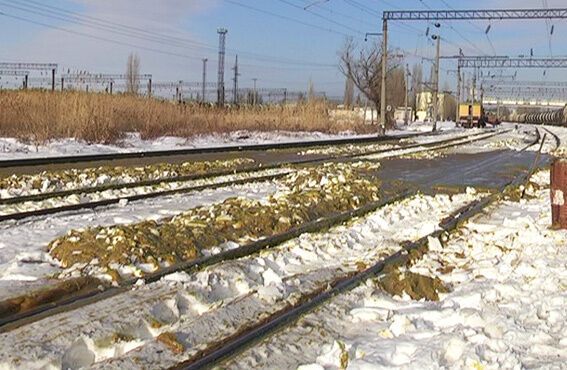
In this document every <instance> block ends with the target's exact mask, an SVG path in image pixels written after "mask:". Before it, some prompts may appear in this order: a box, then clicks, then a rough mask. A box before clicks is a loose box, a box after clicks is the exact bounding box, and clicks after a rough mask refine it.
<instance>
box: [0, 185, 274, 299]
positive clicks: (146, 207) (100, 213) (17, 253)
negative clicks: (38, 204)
mask: <svg viewBox="0 0 567 370" xmlns="http://www.w3.org/2000/svg"><path fill="white" fill-rule="evenodd" d="M277 190H278V185H277V183H270V182H263V183H250V184H246V185H239V186H230V187H225V188H220V189H217V190H205V191H201V192H195V193H190V194H177V195H173V196H168V197H162V198H155V199H148V200H143V201H138V202H133V203H130V204H121V205H120V206H118V207H105V208H97V209H95V210H82V211H77V212H66V213H63V214H59V215H57V216H56V217H53V216H51V217H36V218H31V219H29V220H26V221H17V222H4V223H2V224H0V300H2V299H5V298H7V297H10V296H14V295H17V294H21V293H22V291H23V290H29V289H30V288H32V289H33V288H37V287H38V286H41V285H42V284H45V280H44V279H43V278H45V277H47V276H48V275H49V274H53V273H56V272H59V271H61V270H60V268H59V263H58V262H57V261H54V260H53V259H52V258H51V256H50V255H49V253H48V251H47V245H48V244H49V242H50V241H52V240H53V239H55V238H57V237H60V236H62V235H65V234H66V233H67V232H68V231H69V230H71V229H80V228H85V227H89V226H101V225H115V224H119V225H120V224H132V223H136V222H140V221H143V220H159V219H162V218H165V217H169V216H174V215H177V214H179V213H182V212H183V211H186V210H187V209H189V208H193V207H197V206H203V205H209V204H212V203H215V202H220V201H223V200H224V199H227V198H230V197H234V196H242V197H247V198H249V199H258V200H263V199H265V198H266V197H267V196H268V195H270V194H273V193H274V192H276V191H277Z"/></svg>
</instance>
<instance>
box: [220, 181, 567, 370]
mask: <svg viewBox="0 0 567 370" xmlns="http://www.w3.org/2000/svg"><path fill="white" fill-rule="evenodd" d="M548 178H549V172H547V171H543V172H540V173H539V174H537V175H536V176H534V180H535V181H536V182H537V183H539V184H540V185H542V186H546V184H547V181H548ZM532 195H534V196H535V198H534V199H530V200H522V201H521V202H519V203H517V202H511V201H503V202H501V203H499V204H498V205H497V206H493V207H492V209H491V210H490V214H484V215H481V216H478V217H476V218H474V219H473V220H471V221H470V222H468V223H467V224H466V225H465V227H464V228H463V229H462V231H461V232H460V233H459V234H458V235H456V236H455V237H453V238H451V239H450V240H449V241H448V242H447V243H444V244H445V245H443V244H442V243H440V242H439V241H438V240H430V242H429V247H430V252H429V253H428V254H427V255H425V256H424V258H423V259H421V260H419V261H418V262H417V263H416V264H415V265H414V266H412V267H411V268H410V270H411V271H412V272H417V273H420V274H424V275H429V276H432V277H433V276H436V277H439V278H440V279H441V280H442V281H443V282H444V283H445V284H446V285H448V286H449V287H451V290H452V291H451V292H450V293H448V294H442V295H441V299H440V301H439V302H426V301H411V299H410V298H409V297H408V296H406V295H405V294H404V296H402V297H399V296H396V297H390V296H387V295H386V294H385V293H384V292H383V291H381V290H379V289H377V288H376V286H375V285H374V284H373V283H371V282H368V283H367V284H366V285H363V286H361V287H359V288H357V289H355V290H354V291H352V292H350V293H349V294H344V295H341V296H339V297H337V298H335V299H334V300H333V301H332V302H331V303H330V304H327V305H325V306H324V307H323V308H321V309H320V310H318V311H315V312H314V313H311V314H309V315H306V316H305V317H304V318H303V319H302V320H301V321H300V322H299V323H298V325H295V326H293V327H291V328H289V329H287V330H285V331H283V332H281V333H279V334H277V335H276V336H274V337H272V338H270V339H269V340H267V341H266V342H264V343H263V344H262V345H261V346H257V347H255V348H253V349H251V350H249V351H248V352H246V353H245V354H243V355H242V356H240V357H238V358H236V359H235V360H234V362H233V363H231V364H230V365H231V367H234V368H242V369H245V368H251V367H253V368H272V367H274V366H276V367H278V368H298V369H301V370H307V369H310V370H319V369H338V368H340V366H341V364H342V365H344V364H345V362H346V364H348V368H349V369H370V368H373V369H374V368H380V369H385V368H396V369H436V368H450V369H500V368H508V369H512V368H514V369H521V368H546V369H564V368H565V364H566V363H567V340H566V338H567V324H566V323H567V292H566V290H565V288H566V287H567V270H566V267H567V257H566V256H567V253H566V252H567V251H566V249H565V248H566V246H567V232H566V231H553V230H550V229H549V224H550V204H549V202H550V200H549V189H547V188H543V189H540V190H537V191H535V193H533V194H532ZM442 265H443V266H446V265H449V266H452V267H454V270H452V271H451V272H447V273H442V272H440V271H439V270H440V267H441V266H442Z"/></svg>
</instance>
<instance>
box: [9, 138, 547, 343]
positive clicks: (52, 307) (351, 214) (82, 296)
mask: <svg viewBox="0 0 567 370" xmlns="http://www.w3.org/2000/svg"><path fill="white" fill-rule="evenodd" d="M496 134H497V133H496ZM471 140H473V139H471V138H469V139H467V140H465V142H466V143H469V142H470V141H471ZM538 140H539V138H538ZM446 145H447V144H443V146H446ZM455 145H456V144H455ZM530 145H535V143H532V144H530ZM414 193H415V191H414V190H411V189H406V190H403V191H401V192H399V193H398V194H397V195H395V196H391V197H388V198H387V199H382V200H379V201H376V202H371V203H369V204H366V205H364V206H362V207H360V208H357V209H355V210H351V211H347V212H343V213H339V214H335V215H331V216H329V217H326V218H323V219H318V220H315V221H311V222H307V223H305V224H302V225H301V226H298V227H295V228H293V229H290V230H289V231H287V232H283V233H280V234H276V235H272V236H268V237H265V238H263V239H260V240H258V241H255V242H252V243H250V244H247V245H243V246H241V247H239V248H237V249H232V250H227V251H224V252H221V253H218V254H215V255H211V256H205V257H201V258H198V259H195V260H192V261H187V262H183V263H179V264H176V265H173V266H171V267H167V268H163V269H160V270H158V271H156V272H154V273H150V274H147V275H145V276H144V277H143V280H144V282H145V283H146V284H147V283H152V282H156V281H158V280H160V279H161V278H163V277H164V276H167V275H170V274H172V273H175V272H189V273H193V272H196V271H199V270H201V269H203V268H204V267H207V266H211V265H214V264H218V263H221V262H224V261H230V260H235V259H238V258H241V257H245V256H249V255H252V254H255V253H258V252H260V251H262V250H266V249H269V248H272V247H274V246H277V245H279V244H281V243H283V242H285V241H287V240H290V239H293V238H296V237H298V236H300V235H302V234H304V233H314V232H318V231H321V230H323V229H326V228H329V227H331V226H335V225H338V224H341V223H344V222H346V221H348V220H350V219H352V218H355V217H360V216H363V215H365V214H367V213H369V212H372V211H375V210H376V209H378V208H381V207H384V206H385V205H387V204H391V203H394V202H397V201H399V200H401V199H403V198H406V197H408V196H411V195H412V194H414ZM138 280H139V279H137V278H135V279H130V280H126V281H123V282H121V283H120V284H119V285H118V286H105V287H102V286H99V287H96V288H93V289H89V290H86V291H84V290H82V291H79V292H77V293H76V294H71V295H69V296H66V297H64V298H62V299H59V300H57V301H46V302H43V303H42V304H40V305H38V306H35V307H32V308H31V309H29V310H26V311H23V312H17V313H15V314H14V313H10V312H9V313H8V314H5V315H4V316H2V317H0V333H3V332H7V331H10V330H13V329H15V328H18V327H21V326H25V325H28V324H30V323H33V322H35V321H38V320H41V319H44V318H47V317H50V316H53V315H56V314H58V313H62V312H66V311H70V310H75V309H78V308H80V307H84V306H87V305H90V304H93V303H95V302H99V301H101V300H104V299H108V298H110V297H113V296H116V295H118V294H121V293H123V292H126V291H128V290H129V289H131V288H132V286H133V285H134V284H136V283H137V282H138Z"/></svg>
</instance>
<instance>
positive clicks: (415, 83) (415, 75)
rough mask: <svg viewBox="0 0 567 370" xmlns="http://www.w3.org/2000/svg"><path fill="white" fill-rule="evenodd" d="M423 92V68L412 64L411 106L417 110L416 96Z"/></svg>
mask: <svg viewBox="0 0 567 370" xmlns="http://www.w3.org/2000/svg"><path fill="white" fill-rule="evenodd" d="M422 91H423V67H422V65H421V64H414V65H413V67H412V70H411V92H412V94H411V106H412V107H413V108H414V109H417V94H419V93H420V92H422Z"/></svg>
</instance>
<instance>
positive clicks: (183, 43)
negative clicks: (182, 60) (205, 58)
mask: <svg viewBox="0 0 567 370" xmlns="http://www.w3.org/2000/svg"><path fill="white" fill-rule="evenodd" d="M25 1H28V2H32V3H34V4H35V3H36V2H35V1H33V0H25ZM14 3H19V5H20V6H18V5H14ZM0 5H3V6H7V7H11V8H13V9H17V10H20V11H24V12H26V13H30V14H35V15H40V16H42V17H46V18H50V19H57V20H62V21H66V22H70V23H73V24H78V25H82V26H85V27H88V28H90V29H94V30H101V31H105V32H109V33H112V34H116V35H121V36H126V37H130V38H135V39H138V40H143V41H150V42H154V43H159V44H160V45H169V46H174V47H178V48H183V49H188V48H189V49H196V50H207V51H209V52H214V51H216V47H215V46H212V45H208V44H205V43H200V42H196V41H193V40H189V39H184V38H180V37H170V36H167V35H162V34H159V33H154V32H150V31H143V32H139V31H138V30H140V29H138V28H137V27H130V26H125V25H120V24H118V23H114V22H111V21H106V20H103V19H101V18H95V17H88V16H82V15H80V14H78V13H75V12H71V11H66V10H64V9H61V8H57V7H52V6H48V5H43V4H40V5H39V6H35V5H29V4H23V5H22V1H18V0H14V1H12V2H10V3H8V2H6V1H0ZM11 16H12V17H14V16H16V15H11ZM20 18H24V17H20ZM26 19H27V20H28V21H30V22H35V23H41V25H43V26H46V27H47V25H46V24H45V23H43V22H38V21H35V20H32V19H28V18H26ZM20 20H22V19H20ZM49 26H52V25H49ZM53 27H59V26H53ZM53 27H51V28H53ZM62 28H63V27H59V29H62ZM69 31H70V32H75V33H77V32H79V33H82V34H83V36H85V35H86V32H80V31H74V30H69ZM92 36H94V37H97V38H98V39H102V38H104V39H105V40H104V41H108V39H107V38H105V37H103V36H96V35H92ZM113 41H116V40H113ZM123 44H124V43H123ZM128 44H129V45H130V46H134V44H132V43H128ZM136 47H138V48H145V49H148V48H147V47H141V46H139V45H138V46H136ZM152 49H153V48H152ZM154 50H155V49H154ZM229 50H231V51H232V49H229ZM234 52H235V53H239V54H241V55H244V56H247V57H249V58H251V59H254V60H258V61H265V62H271V63H277V64H284V65H285V64H287V65H301V66H310V67H325V68H329V67H334V65H330V64H324V63H315V62H306V61H298V60H293V59H288V58H282V57H275V56H266V55H262V54H258V53H251V52H246V51H242V50H234ZM168 53H169V52H168ZM169 54H170V55H172V54H176V55H177V56H179V53H169ZM192 58H195V57H192ZM199 59H200V57H199Z"/></svg>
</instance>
